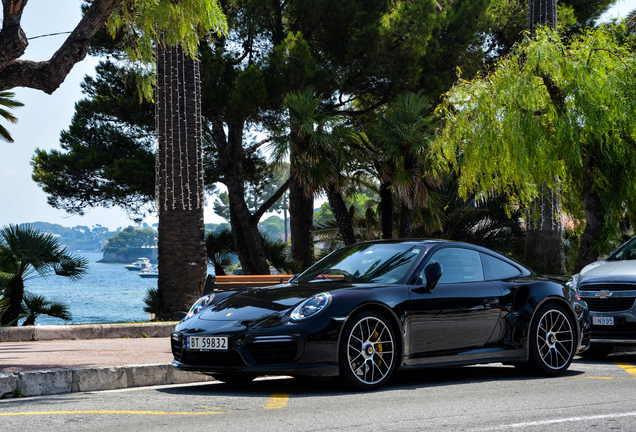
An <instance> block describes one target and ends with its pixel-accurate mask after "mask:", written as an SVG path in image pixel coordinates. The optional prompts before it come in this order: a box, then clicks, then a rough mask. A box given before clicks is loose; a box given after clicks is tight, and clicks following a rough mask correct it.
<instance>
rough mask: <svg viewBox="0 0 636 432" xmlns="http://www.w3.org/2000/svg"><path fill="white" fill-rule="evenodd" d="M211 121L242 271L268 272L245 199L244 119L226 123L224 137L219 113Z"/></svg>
mask: <svg viewBox="0 0 636 432" xmlns="http://www.w3.org/2000/svg"><path fill="white" fill-rule="evenodd" d="M213 124H214V141H215V143H216V145H217V148H218V150H219V165H220V168H221V171H222V172H223V183H224V184H225V186H226V187H227V194H228V198H229V204H230V223H231V225H232V237H233V238H234V244H235V246H236V252H237V255H238V257H239V261H240V262H241V266H242V268H243V274H252V275H258V274H261V275H266V274H269V264H268V263H267V260H266V258H265V251H264V249H263V245H262V243H261V239H260V237H259V234H258V218H255V217H254V216H253V215H252V213H250V210H249V208H248V207H247V203H246V202H245V179H244V176H243V160H244V157H245V155H244V150H243V123H227V130H228V135H227V137H226V136H225V131H224V127H223V125H224V123H223V122H222V120H221V118H220V116H217V118H216V119H215V120H214V121H213Z"/></svg>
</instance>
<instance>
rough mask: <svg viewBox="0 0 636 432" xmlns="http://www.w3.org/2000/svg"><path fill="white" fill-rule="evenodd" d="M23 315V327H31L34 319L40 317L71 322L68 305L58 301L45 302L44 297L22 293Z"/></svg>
mask: <svg viewBox="0 0 636 432" xmlns="http://www.w3.org/2000/svg"><path fill="white" fill-rule="evenodd" d="M22 308H23V314H24V316H25V317H26V319H25V320H24V322H23V323H22V325H23V326H32V325H34V324H35V319H36V318H37V317H38V316H40V315H48V316H50V317H53V318H59V319H62V320H64V321H70V320H71V312H70V311H69V310H68V305H67V304H66V303H64V302H63V301H62V300H60V299H53V300H47V299H46V298H44V296H41V295H38V294H33V293H30V292H26V291H25V292H24V302H23V303H22Z"/></svg>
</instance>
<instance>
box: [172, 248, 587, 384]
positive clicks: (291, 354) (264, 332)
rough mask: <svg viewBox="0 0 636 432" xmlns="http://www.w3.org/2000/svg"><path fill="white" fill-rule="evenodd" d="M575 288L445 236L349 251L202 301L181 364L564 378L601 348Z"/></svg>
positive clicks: (300, 371) (233, 376) (366, 376)
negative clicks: (283, 279) (485, 366)
mask: <svg viewBox="0 0 636 432" xmlns="http://www.w3.org/2000/svg"><path fill="white" fill-rule="evenodd" d="M589 335H590V323H589V314H588V310H587V305H586V304H585V303H584V302H582V301H581V300H580V298H579V297H578V294H577V293H576V291H575V290H574V289H571V288H569V287H568V286H566V285H565V284H564V283H562V282H560V281H557V280H551V279H547V278H545V277H542V276H540V275H538V274H536V273H533V272H532V271H530V270H528V269H526V268H524V267H522V266H521V265H519V264H517V263H516V262H514V261H511V260H509V259H507V258H505V257H503V256H501V255H499V254H497V253H495V252H492V251H490V250H488V249H485V248H482V247H478V246H474V245H470V244H466V243H456V242H448V241H439V240H422V241H402V240H400V241H377V242H366V243H358V244H355V245H352V246H348V247H344V248H342V249H339V250H337V251H335V252H333V253H332V254H330V255H329V256H327V257H326V258H324V259H323V260H321V261H320V262H318V263H317V264H315V265H314V266H312V267H311V268H309V269H308V270H307V271H305V272H304V273H302V274H300V275H297V276H295V277H294V278H292V279H290V281H289V283H286V284H282V285H278V286H274V287H266V288H245V289H241V290H232V291H220V292H215V293H213V294H210V295H207V296H205V297H203V298H201V299H200V300H198V301H197V302H196V303H195V304H194V306H192V309H190V312H189V313H188V315H187V316H186V317H185V318H184V319H183V321H181V322H180V323H179V324H178V325H177V327H176V329H175V331H174V332H173V333H172V338H171V341H172V352H173V354H174V362H173V365H174V366H176V367H178V368H179V369H183V370H191V371H200V372H204V373H210V374H212V375H214V376H215V377H217V378H218V379H220V380H222V381H232V380H234V381H239V380H245V379H252V378H254V377H255V376H257V375H265V374H267V375H292V376H323V377H324V376H327V377H328V376H336V375H340V376H342V377H344V378H345V379H346V380H347V381H348V382H349V383H350V384H352V385H353V386H354V387H356V388H358V389H373V388H377V387H379V386H381V385H383V384H385V383H386V382H387V380H388V379H389V378H390V376H391V374H392V373H393V371H394V370H396V369H410V368H420V367H436V366H455V365H458V366H459V365H468V364H478V363H492V362H502V363H507V364H515V365H517V366H519V367H522V368H524V369H532V370H534V371H536V372H539V373H541V374H544V375H552V376H555V375H559V374H561V373H563V372H564V371H565V370H566V369H567V368H568V367H569V365H570V363H571V362H572V358H573V357H574V355H575V354H576V353H577V351H581V350H583V349H585V348H587V347H588V346H589Z"/></svg>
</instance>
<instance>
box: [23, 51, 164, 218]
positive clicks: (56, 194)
mask: <svg viewBox="0 0 636 432" xmlns="http://www.w3.org/2000/svg"><path fill="white" fill-rule="evenodd" d="M136 81H137V79H136V75H135V74H133V73H132V72H131V71H130V70H126V69H120V68H118V67H116V66H115V65H114V64H113V63H111V62H102V63H100V64H99V66H97V69H96V78H92V77H86V78H84V82H83V83H82V89H83V92H84V94H86V95H88V96H89V97H88V98H86V99H83V100H81V101H79V102H77V103H76V105H75V114H74V115H73V119H72V122H71V125H70V127H69V129H68V130H66V131H63V132H62V133H61V134H60V146H61V147H62V150H61V151H60V150H51V151H48V152H47V151H46V150H40V149H36V152H35V156H34V157H33V158H32V161H31V165H32V167H33V174H32V177H33V180H34V181H35V182H36V183H38V185H40V186H41V187H42V189H43V190H44V192H46V193H47V194H48V197H47V201H48V203H49V204H50V205H51V206H53V207H54V208H59V209H63V210H66V211H67V212H69V213H71V214H80V215H81V214H84V212H85V210H86V208H93V207H98V206H103V207H110V206H113V205H115V206H120V207H123V208H125V209H126V210H128V211H129V212H130V213H131V215H132V216H136V217H138V218H141V217H142V216H143V215H144V214H145V213H146V212H147V211H148V210H149V207H148V203H149V202H150V201H151V200H152V198H153V197H154V193H155V189H154V188H155V186H154V171H155V166H154V165H155V162H154V140H155V136H154V106H153V105H152V104H151V103H149V102H144V103H142V104H141V105H140V104H139V100H138V90H137V86H136V85H135V83H136Z"/></svg>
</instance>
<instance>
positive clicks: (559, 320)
mask: <svg viewBox="0 0 636 432" xmlns="http://www.w3.org/2000/svg"><path fill="white" fill-rule="evenodd" d="M576 335H577V333H576V330H575V327H574V322H573V320H572V318H571V317H570V315H569V314H568V312H567V311H566V310H565V308H564V307H563V306H561V305H558V304H547V305H544V306H542V307H541V309H539V310H538V311H537V312H536V315H535V319H534V321H533V322H532V326H531V327H530V335H529V339H528V343H529V348H530V359H529V360H530V366H531V367H532V368H533V369H534V370H535V371H537V372H539V373H540V374H542V375H548V376H557V375H561V374H562V373H563V372H565V371H566V370H567V369H568V367H570V363H572V359H573V358H574V354H575V352H576V345H577V343H576Z"/></svg>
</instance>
